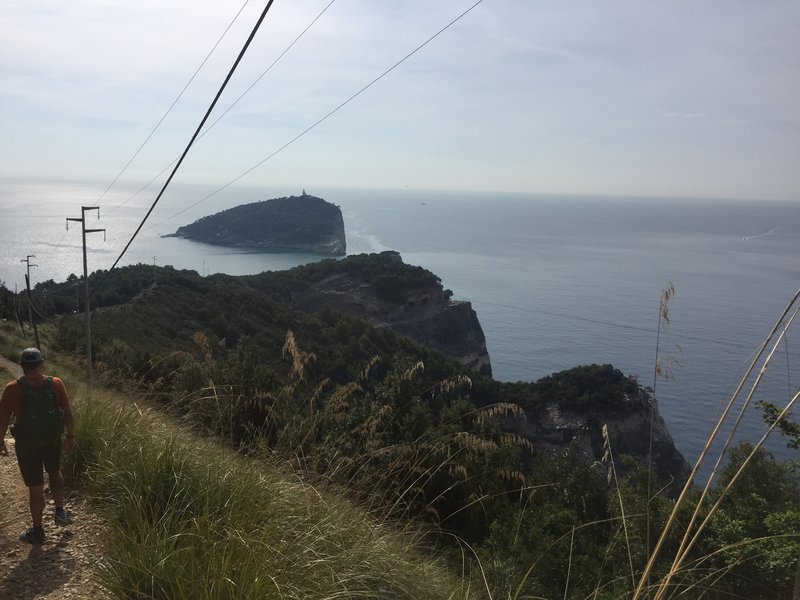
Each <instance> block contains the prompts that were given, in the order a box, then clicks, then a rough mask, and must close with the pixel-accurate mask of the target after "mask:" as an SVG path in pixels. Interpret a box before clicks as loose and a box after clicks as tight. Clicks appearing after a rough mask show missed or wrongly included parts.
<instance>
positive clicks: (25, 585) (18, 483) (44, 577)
mask: <svg viewBox="0 0 800 600" xmlns="http://www.w3.org/2000/svg"><path fill="white" fill-rule="evenodd" d="M0 367H2V368H4V369H7V370H8V371H10V372H11V373H13V374H14V376H19V375H21V374H22V373H21V370H20V368H19V366H18V365H16V364H14V363H12V362H11V361H9V360H6V359H5V358H2V357H0ZM0 373H2V374H3V375H5V373H3V371H2V370H1V369H0ZM78 443H80V441H78ZM6 447H7V448H8V451H9V453H8V456H0V505H1V506H2V508H0V516H1V518H0V598H2V599H3V600H42V599H48V600H50V599H52V600H56V599H59V600H64V599H67V600H90V599H91V600H103V599H106V598H111V596H110V594H108V593H107V592H105V591H104V590H103V589H102V587H101V586H100V584H99V582H98V581H97V577H96V565H97V563H98V560H99V558H100V557H102V552H103V551H102V537H103V535H104V534H105V532H106V531H107V529H105V527H104V526H103V523H102V521H101V520H100V519H99V518H98V517H97V516H96V515H94V514H93V513H92V511H91V508H90V507H89V506H88V503H87V502H86V501H85V500H84V499H83V498H81V497H80V496H79V495H77V494H75V493H74V492H71V491H70V490H67V496H66V509H67V512H68V513H70V514H71V515H72V516H73V517H74V519H75V520H74V523H73V524H72V525H67V526H66V527H57V526H56V525H55V524H54V523H53V517H52V515H53V504H52V501H50V499H49V494H48V493H47V491H48V490H47V487H45V495H46V496H47V497H48V504H47V506H46V508H45V520H44V529H45V534H46V535H47V540H46V541H45V543H44V544H43V545H42V546H31V545H30V544H27V543H25V542H22V541H20V539H19V534H20V533H21V532H22V531H23V530H25V529H26V528H27V527H30V520H31V517H30V512H29V509H28V489H27V488H26V487H25V485H24V484H23V482H22V478H21V477H20V474H19V468H18V467H17V460H16V455H15V453H14V439H13V438H11V437H10V436H7V437H6Z"/></svg>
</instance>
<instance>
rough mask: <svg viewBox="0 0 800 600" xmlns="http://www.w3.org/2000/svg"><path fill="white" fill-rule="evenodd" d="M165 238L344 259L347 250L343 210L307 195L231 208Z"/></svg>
mask: <svg viewBox="0 0 800 600" xmlns="http://www.w3.org/2000/svg"><path fill="white" fill-rule="evenodd" d="M165 237H181V238H185V239H188V240H194V241H196V242H203V243H205V244H214V245H216V246H230V247H237V248H250V249H254V250H262V251H264V252H313V253H316V254H330V255H342V254H344V253H345V251H346V249H347V244H346V240H345V233H344V220H343V218H342V211H341V210H340V209H339V207H338V206H336V205H335V204H331V203H330V202H326V201H325V200H323V199H322V198H317V197H316V196H310V195H308V194H306V193H305V192H303V194H302V195H301V196H290V197H288V198H275V199H272V200H265V201H262V202H254V203H251V204H243V205H241V206H236V207H234V208H229V209H227V210H223V211H221V212H218V213H216V214H213V215H209V216H206V217H203V218H202V219H198V220H197V221H195V222H194V223H191V224H190V225H184V226H183V227H180V228H179V229H178V230H177V231H176V232H175V233H173V234H171V235H169V236H165Z"/></svg>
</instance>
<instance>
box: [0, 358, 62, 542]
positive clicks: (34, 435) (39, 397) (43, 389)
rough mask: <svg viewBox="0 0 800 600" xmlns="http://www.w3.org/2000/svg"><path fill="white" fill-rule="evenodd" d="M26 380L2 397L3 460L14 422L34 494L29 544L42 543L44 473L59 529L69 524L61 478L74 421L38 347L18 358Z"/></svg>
mask: <svg viewBox="0 0 800 600" xmlns="http://www.w3.org/2000/svg"><path fill="white" fill-rule="evenodd" d="M19 362H20V366H21V367H22V370H23V372H24V375H23V376H22V377H20V378H19V379H17V380H15V381H12V382H10V383H9V384H8V385H6V388H5V390H4V391H3V396H2V398H0V440H2V442H0V444H2V445H0V455H2V456H8V449H7V448H6V442H5V435H6V429H7V428H8V424H9V421H10V420H11V417H13V418H14V425H12V427H11V434H12V435H13V436H14V439H15V446H16V451H17V462H18V463H19V470H20V473H21V474H22V479H23V480H24V481H25V485H26V486H28V492H29V494H30V505H31V518H32V519H33V526H32V527H30V528H29V529H27V530H25V531H24V532H22V534H21V535H20V539H21V540H23V541H25V542H29V543H31V544H42V543H44V538H45V535H44V529H42V515H43V513H44V506H45V501H44V474H43V468H44V470H45V471H47V478H48V481H49V483H50V491H51V493H52V494H53V502H54V503H55V513H54V515H53V519H54V521H55V523H56V525H67V524H69V523H70V522H71V520H70V518H69V517H68V516H67V513H66V512H65V511H64V477H63V475H62V474H61V449H62V442H61V436H62V434H63V433H64V430H65V429H66V433H67V435H66V438H64V442H63V449H64V452H70V451H71V450H72V449H73V448H74V446H75V421H74V419H73V418H72V411H71V410H70V406H69V397H68V396H67V390H66V388H65V387H64V382H63V381H61V379H59V378H58V377H47V376H45V375H44V374H43V373H42V363H43V362H44V358H43V357H42V353H41V352H40V351H39V349H38V348H26V349H25V350H23V351H22V354H21V357H20V361H19Z"/></svg>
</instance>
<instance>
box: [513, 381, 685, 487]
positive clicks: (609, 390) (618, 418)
mask: <svg viewBox="0 0 800 600" xmlns="http://www.w3.org/2000/svg"><path fill="white" fill-rule="evenodd" d="M507 385H510V386H512V387H513V386H531V389H530V391H528V392H527V393H526V395H527V396H528V398H533V399H534V400H528V401H527V402H526V401H523V402H522V403H521V404H522V405H523V406H525V408H526V418H525V419H524V420H520V419H508V420H506V421H505V422H504V428H506V429H507V430H509V431H514V432H515V433H519V434H520V435H522V436H524V437H526V438H527V439H530V440H531V441H532V442H533V444H534V446H535V447H536V448H537V449H538V450H539V451H544V452H560V451H563V449H564V448H567V447H572V448H574V449H576V450H577V451H578V452H580V453H581V454H583V455H584V456H585V457H586V458H587V459H588V460H589V461H590V462H595V464H596V467H597V468H598V470H602V471H605V468H606V465H605V464H603V463H602V461H603V457H604V455H605V449H606V446H605V442H606V440H605V439H604V437H605V436H604V433H603V427H604V426H606V431H607V438H608V443H609V444H610V449H611V452H612V453H613V456H614V457H615V464H616V465H617V469H618V470H620V472H624V471H625V470H626V469H625V466H624V463H622V462H621V461H620V460H619V459H620V457H622V456H623V455H627V456H630V457H631V458H633V459H634V460H635V461H636V462H637V463H638V464H639V465H641V466H646V465H647V464H648V456H649V453H650V450H651V445H650V433H651V417H652V436H653V437H652V457H651V458H650V460H651V462H652V465H653V470H654V472H655V474H656V476H657V477H658V479H659V480H660V481H661V482H662V484H663V485H665V486H667V487H668V489H670V490H673V491H674V490H678V489H680V487H681V486H683V484H684V483H685V482H686V480H687V479H688V477H689V474H690V473H691V467H690V465H689V463H688V462H687V461H686V459H685V458H684V457H683V455H682V454H681V453H680V451H679V450H678V449H677V448H676V447H675V443H674V441H673V439H672V436H671V435H670V433H669V430H668V429H667V425H666V423H665V422H664V419H663V418H662V417H661V415H660V414H659V411H658V406H657V404H656V401H655V399H654V398H653V397H652V394H650V392H649V391H648V390H646V389H645V388H643V387H641V386H640V385H639V384H638V382H637V381H636V378H635V377H631V376H626V375H624V374H623V373H622V372H621V371H619V370H618V369H615V368H614V367H613V366H611V365H586V366H580V367H574V368H572V369H569V370H566V371H561V372H559V373H554V374H552V375H548V376H547V377H544V378H542V379H540V380H538V381H537V382H535V383H532V384H507Z"/></svg>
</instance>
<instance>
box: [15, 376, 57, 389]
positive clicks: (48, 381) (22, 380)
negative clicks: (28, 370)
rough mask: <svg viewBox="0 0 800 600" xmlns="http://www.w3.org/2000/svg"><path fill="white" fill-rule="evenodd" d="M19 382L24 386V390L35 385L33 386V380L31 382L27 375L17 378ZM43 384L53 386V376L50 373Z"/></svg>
mask: <svg viewBox="0 0 800 600" xmlns="http://www.w3.org/2000/svg"><path fill="white" fill-rule="evenodd" d="M17 383H18V384H19V385H20V387H21V388H22V391H23V392H24V391H25V390H28V389H30V388H31V387H33V386H31V382H30V381H28V378H27V377H25V375H23V376H22V377H20V378H19V379H17ZM43 385H44V386H45V387H48V388H51V387H53V378H52V377H50V376H49V375H48V376H47V377H45V378H44V384H43Z"/></svg>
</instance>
